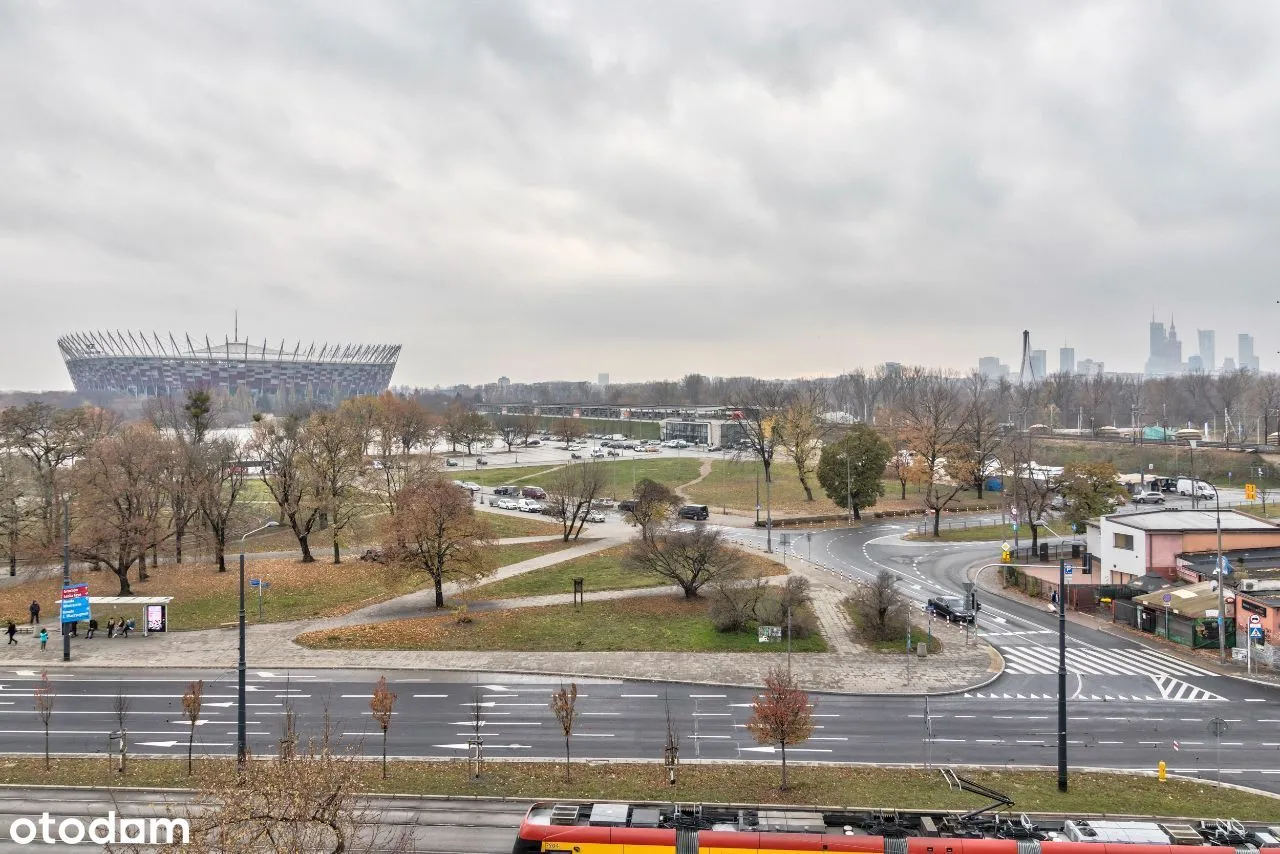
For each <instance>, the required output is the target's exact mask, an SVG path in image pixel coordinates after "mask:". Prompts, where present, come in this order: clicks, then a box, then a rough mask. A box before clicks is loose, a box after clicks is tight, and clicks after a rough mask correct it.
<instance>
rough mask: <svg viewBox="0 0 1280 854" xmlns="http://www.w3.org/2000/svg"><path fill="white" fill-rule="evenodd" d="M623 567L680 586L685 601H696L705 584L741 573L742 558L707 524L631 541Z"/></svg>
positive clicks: (735, 576) (663, 532)
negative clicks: (649, 574)
mask: <svg viewBox="0 0 1280 854" xmlns="http://www.w3.org/2000/svg"><path fill="white" fill-rule="evenodd" d="M623 560H624V563H625V565H627V566H629V567H631V568H633V569H635V570H637V571H639V572H648V573H651V574H653V575H656V576H658V577H659V578H665V579H667V580H668V581H670V582H671V583H673V584H677V585H679V586H680V589H681V590H682V591H684V595H685V598H687V599H694V598H697V596H698V592H699V591H700V590H701V589H702V588H703V587H705V586H706V585H708V584H711V583H712V582H714V581H717V580H720V579H725V578H737V577H740V576H741V574H742V555H741V554H740V553H739V552H737V551H736V550H734V549H731V548H729V547H728V546H727V545H726V544H725V541H724V538H723V536H722V535H721V533H720V531H719V530H718V529H716V528H711V527H709V526H707V525H694V526H693V527H692V529H690V530H666V531H661V532H657V533H655V534H654V535H653V536H651V537H650V538H648V539H645V538H644V537H637V538H636V539H635V540H633V541H632V542H631V546H630V548H629V549H628V551H627V555H626V557H625V558H624V559H623Z"/></svg>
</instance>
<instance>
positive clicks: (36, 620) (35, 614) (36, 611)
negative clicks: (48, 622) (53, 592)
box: [27, 599, 40, 626]
mask: <svg viewBox="0 0 1280 854" xmlns="http://www.w3.org/2000/svg"><path fill="white" fill-rule="evenodd" d="M27 610H28V611H30V612H31V625H33V626H38V625H40V603H39V602H37V601H36V600H34V599H32V600H31V607H30V608H28V609H27Z"/></svg>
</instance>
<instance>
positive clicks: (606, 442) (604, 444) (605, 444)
mask: <svg viewBox="0 0 1280 854" xmlns="http://www.w3.org/2000/svg"><path fill="white" fill-rule="evenodd" d="M600 447H602V448H612V447H613V442H610V441H609V440H608V439H605V440H604V441H603V442H601V443H600Z"/></svg>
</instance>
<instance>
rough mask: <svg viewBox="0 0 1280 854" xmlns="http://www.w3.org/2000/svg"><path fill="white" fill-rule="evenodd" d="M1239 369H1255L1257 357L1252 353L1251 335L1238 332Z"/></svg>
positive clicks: (1256, 368)
mask: <svg viewBox="0 0 1280 854" xmlns="http://www.w3.org/2000/svg"><path fill="white" fill-rule="evenodd" d="M1239 340H1240V369H1241V370H1249V371H1255V372H1256V371H1257V370H1258V364H1259V359H1258V357H1257V356H1255V355H1253V336H1252V335H1246V334H1244V333H1243V332H1241V333H1240V339H1239Z"/></svg>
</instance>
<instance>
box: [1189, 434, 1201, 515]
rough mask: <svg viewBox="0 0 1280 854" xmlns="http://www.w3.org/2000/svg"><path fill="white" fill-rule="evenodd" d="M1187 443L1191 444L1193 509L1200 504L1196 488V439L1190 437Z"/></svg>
mask: <svg viewBox="0 0 1280 854" xmlns="http://www.w3.org/2000/svg"><path fill="white" fill-rule="evenodd" d="M1187 444H1189V445H1190V446H1191V509H1192V510H1195V509H1196V508H1197V507H1198V506H1199V504H1200V495H1199V492H1200V490H1198V489H1196V440H1195V439H1191V440H1189V441H1188V442H1187Z"/></svg>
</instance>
